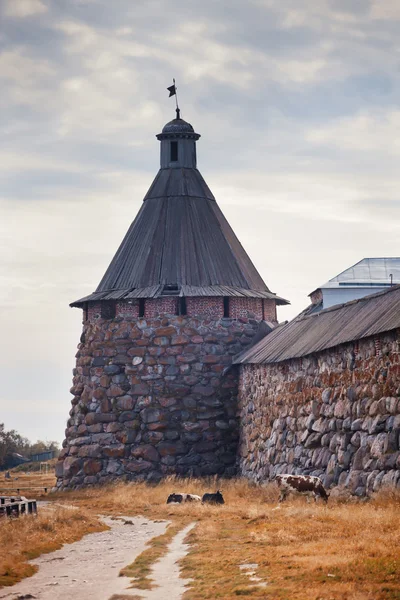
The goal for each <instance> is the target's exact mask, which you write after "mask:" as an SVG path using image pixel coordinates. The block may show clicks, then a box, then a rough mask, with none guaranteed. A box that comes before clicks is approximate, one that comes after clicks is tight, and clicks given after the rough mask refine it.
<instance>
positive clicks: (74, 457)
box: [56, 113, 287, 488]
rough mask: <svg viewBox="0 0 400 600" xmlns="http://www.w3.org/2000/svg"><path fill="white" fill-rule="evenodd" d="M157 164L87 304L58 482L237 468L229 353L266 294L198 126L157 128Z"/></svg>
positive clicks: (254, 322) (242, 339) (263, 310)
mask: <svg viewBox="0 0 400 600" xmlns="http://www.w3.org/2000/svg"><path fill="white" fill-rule="evenodd" d="M157 138H158V139H159V141H160V142H161V168H160V170H159V172H158V174H157V176H156V178H155V180H154V181H153V183H152V185H151V186H150V189H149V191H148V192H147V194H146V196H145V198H144V200H143V205H142V207H141V209H140V211H139V213H138V215H137V217H136V219H135V220H134V221H133V223H132V225H131V227H130V228H129V230H128V233H127V234H126V236H125V238H124V240H123V242H122V244H121V246H120V247H119V249H118V251H117V253H116V255H115V256H114V258H113V260H112V261H111V264H110V266H109V267H108V269H107V271H106V273H105V275H104V277H103V279H102V280H101V282H100V284H99V286H98V288H97V289H96V291H95V292H93V293H92V294H90V295H89V296H87V297H85V298H82V299H80V300H77V301H76V302H73V303H72V305H71V306H76V307H79V308H81V309H82V311H83V332H82V336H81V342H80V344H79V346H78V352H77V355H76V359H77V360H76V368H75V369H74V378H73V386H72V388H71V393H72V394H73V399H72V408H71V410H70V418H69V419H68V424H67V429H66V434H65V435H66V439H65V441H64V443H63V450H62V452H61V455H60V459H59V462H58V465H57V470H56V474H57V477H58V482H57V486H58V487H60V488H69V487H76V486H81V485H89V484H97V483H102V482H105V481H109V480H110V479H115V478H117V477H121V476H124V477H125V478H127V479H140V480H143V479H146V480H149V481H157V480H158V479H160V478H162V477H163V476H165V475H169V474H178V475H195V476H198V475H213V474H220V475H227V476H229V475H233V474H234V472H235V462H236V451H237V441H238V435H239V432H238V420H237V414H236V413H237V407H236V400H237V387H238V381H237V376H236V374H235V372H233V371H230V370H227V367H229V365H230V364H231V361H232V358H233V356H234V355H235V354H237V353H238V352H240V351H241V350H243V349H244V348H245V347H246V346H248V344H249V343H250V342H251V340H252V338H253V336H254V334H255V333H256V330H257V329H258V326H259V324H260V322H261V321H263V320H266V321H272V322H274V321H276V305H277V304H287V301H286V300H284V299H283V298H279V297H278V296H276V295H275V294H273V293H271V292H270V291H269V289H268V288H267V286H266V285H265V283H264V282H263V280H262V278H261V277H260V275H259V274H258V272H257V270H256V269H255V267H254V265H253V263H252V262H251V260H250V258H249V257H248V256H247V254H246V252H245V251H244V249H243V248H242V246H241V244H240V242H239V240H238V239H237V237H236V236H235V234H234V232H233V231H232V229H231V227H230V226H229V223H228V222H227V221H226V219H225V217H224V215H223V214H222V212H221V210H220V208H219V206H218V204H217V203H216V201H215V198H214V196H213V194H212V193H211V191H210V189H209V188H208V186H207V184H206V183H205V181H204V179H203V177H202V176H201V174H200V172H199V171H198V170H197V166H196V142H197V140H198V139H199V138H200V135H199V134H198V133H195V131H194V129H193V127H192V126H191V125H190V124H189V123H187V122H186V121H184V120H183V119H181V118H179V113H177V118H176V119H174V120H173V121H171V122H169V123H167V124H166V125H165V127H164V128H163V130H162V132H161V133H160V134H158V135H157Z"/></svg>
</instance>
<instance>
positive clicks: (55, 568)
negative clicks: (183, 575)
mask: <svg viewBox="0 0 400 600" xmlns="http://www.w3.org/2000/svg"><path fill="white" fill-rule="evenodd" d="M125 521H128V523H132V524H126V523H125ZM104 522H105V523H106V524H107V525H108V526H109V527H110V528H111V529H110V530H109V531H102V532H100V533H92V534H90V535H86V536H85V537H84V538H82V540H80V541H79V542H75V543H73V544H66V545H65V546H63V548H61V549H60V550H56V551H55V552H52V553H51V554H44V555H42V556H40V557H39V558H37V559H35V560H33V561H32V563H33V564H36V565H38V566H39V571H38V572H37V573H36V574H35V575H33V576H32V577H29V578H27V579H24V580H23V581H21V582H20V583H17V584H16V585H14V586H12V588H3V589H2V590H0V598H7V599H8V600H17V599H18V600H22V599H23V598H26V599H28V598H35V599H38V600H71V599H73V600H109V598H110V597H112V596H113V595H122V597H124V596H126V594H129V596H128V597H130V598H135V597H136V598H138V595H139V594H138V592H137V591H136V592H135V594H133V591H131V590H129V591H127V588H128V587H129V585H130V580H129V579H128V578H127V577H119V576H118V575H119V572H120V569H121V568H122V567H125V566H126V565H128V564H130V563H132V562H133V561H134V560H135V558H136V556H138V555H139V554H140V553H141V552H143V550H144V549H145V546H146V542H148V541H149V540H150V539H151V538H152V537H154V536H158V535H161V534H162V533H164V532H165V530H166V526H167V522H166V521H163V522H159V523H155V522H152V521H148V520H147V519H144V518H142V517H137V518H133V517H120V519H119V520H113V519H111V518H108V517H105V518H104ZM178 535H180V534H178ZM174 541H175V540H174ZM168 568H170V567H168ZM176 568H177V567H176ZM175 576H176V585H177V586H178V587H179V589H180V583H179V581H178V576H179V572H177V573H175ZM172 587H173V586H172ZM168 589H170V588H168ZM142 593H143V592H142V591H140V595H142ZM117 597H118V596H117ZM139 597H140V596H139ZM148 597H149V598H151V599H153V596H148ZM156 597H157V598H168V600H173V599H175V598H180V595H179V596H177V595H175V596H172V594H170V593H169V592H168V594H165V595H162V596H154V598H156Z"/></svg>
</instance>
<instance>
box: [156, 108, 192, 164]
mask: <svg viewBox="0 0 400 600" xmlns="http://www.w3.org/2000/svg"><path fill="white" fill-rule="evenodd" d="M199 138H200V134H199V133H195V131H194V129H193V127H192V125H191V124H190V123H187V121H184V120H183V119H181V117H180V110H179V108H177V109H176V119H173V120H172V121H169V123H167V124H166V125H164V127H163V129H162V132H161V133H159V134H158V135H157V139H158V140H160V142H161V149H160V166H161V168H162V169H181V168H182V167H185V168H187V169H195V168H196V164H197V160H196V141H197V140H198V139H199Z"/></svg>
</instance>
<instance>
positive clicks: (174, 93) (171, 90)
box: [167, 79, 181, 119]
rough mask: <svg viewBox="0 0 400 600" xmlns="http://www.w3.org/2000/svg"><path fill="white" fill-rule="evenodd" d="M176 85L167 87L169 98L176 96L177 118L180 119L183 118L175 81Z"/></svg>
mask: <svg viewBox="0 0 400 600" xmlns="http://www.w3.org/2000/svg"><path fill="white" fill-rule="evenodd" d="M172 81H173V82H174V83H173V84H172V85H170V86H169V87H167V90H168V91H169V98H171V96H175V102H176V118H177V119H180V118H181V110H180V108H179V105H178V88H177V86H176V84H175V79H173V80H172Z"/></svg>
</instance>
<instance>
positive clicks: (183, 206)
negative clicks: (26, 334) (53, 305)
mask: <svg viewBox="0 0 400 600" xmlns="http://www.w3.org/2000/svg"><path fill="white" fill-rule="evenodd" d="M194 143H195V142H194V141H193V144H194ZM171 285H172V286H177V288H178V289H177V295H181V296H182V295H187V296H189V295H193V296H194V295H196V296H197V295H198V296H204V295H209V296H220V295H224V296H253V297H264V298H273V299H275V300H276V301H277V303H278V304H287V303H288V302H287V300H284V299H283V298H279V297H278V296H276V295H275V294H273V293H272V292H270V290H269V289H268V287H267V286H266V284H265V283H264V281H263V280H262V278H261V276H260V275H259V273H258V272H257V270H256V268H255V266H254V265H253V263H252V262H251V260H250V258H249V257H248V255H247V254H246V252H245V250H244V248H243V247H242V245H241V244H240V242H239V240H238V238H237V237H236V235H235V233H234V232H233V230H232V228H231V227H230V225H229V223H228V222H227V220H226V219H225V217H224V215H223V213H222V211H221V209H220V208H219V206H218V204H217V202H216V200H215V198H214V196H213V194H212V193H211V191H210V189H209V187H208V186H207V184H206V182H205V181H204V179H203V177H202V175H201V174H200V172H199V171H198V170H197V168H186V167H181V168H161V169H160V170H159V172H158V174H157V176H156V177H155V179H154V181H153V183H152V184H151V186H150V189H149V191H148V192H147V194H146V196H145V198H144V200H143V205H142V207H141V209H140V210H139V213H138V214H137V216H136V218H135V220H134V221H133V223H132V225H131V226H130V228H129V230H128V232H127V234H126V235H125V238H124V240H123V241H122V244H121V245H120V247H119V249H118V250H117V253H116V254H115V256H114V258H113V259H112V261H111V263H110V266H109V267H108V269H107V271H106V273H105V274H104V276H103V278H102V280H101V281H100V284H99V285H98V287H97V289H96V291H95V292H94V293H93V294H90V295H89V296H86V297H85V298H81V299H80V300H77V301H75V302H74V303H72V304H71V306H80V305H81V304H82V303H83V302H88V301H99V300H106V299H118V298H119V299H121V298H134V297H157V296H159V295H162V292H163V289H164V286H171Z"/></svg>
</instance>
